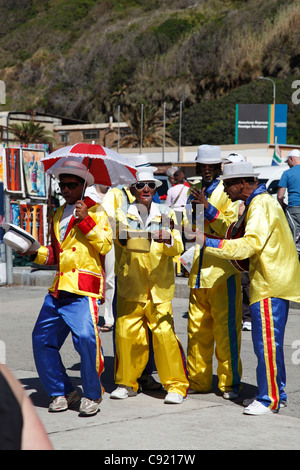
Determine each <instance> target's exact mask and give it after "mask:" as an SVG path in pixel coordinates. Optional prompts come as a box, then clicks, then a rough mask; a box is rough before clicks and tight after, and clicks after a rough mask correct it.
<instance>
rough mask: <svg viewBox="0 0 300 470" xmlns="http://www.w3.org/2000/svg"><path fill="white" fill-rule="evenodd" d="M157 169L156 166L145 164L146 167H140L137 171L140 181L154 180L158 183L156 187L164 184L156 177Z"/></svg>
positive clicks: (137, 177)
mask: <svg viewBox="0 0 300 470" xmlns="http://www.w3.org/2000/svg"><path fill="white" fill-rule="evenodd" d="M155 170H156V168H154V167H153V166H145V167H142V168H140V169H139V170H138V171H137V172H136V179H137V181H138V182H142V181H144V182H146V181H149V182H150V181H151V182H154V183H155V184H156V187H157V188H158V187H159V186H161V185H162V181H160V180H158V179H156V178H155V177H154V171H155Z"/></svg>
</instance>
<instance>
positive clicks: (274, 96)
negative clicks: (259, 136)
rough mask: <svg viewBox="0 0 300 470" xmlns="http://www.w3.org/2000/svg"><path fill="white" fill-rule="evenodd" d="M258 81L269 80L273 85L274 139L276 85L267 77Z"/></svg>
mask: <svg viewBox="0 0 300 470" xmlns="http://www.w3.org/2000/svg"><path fill="white" fill-rule="evenodd" d="M258 78H259V80H269V81H270V82H272V84H273V106H274V139H275V105H276V85H275V82H274V80H272V78H269V77H258Z"/></svg>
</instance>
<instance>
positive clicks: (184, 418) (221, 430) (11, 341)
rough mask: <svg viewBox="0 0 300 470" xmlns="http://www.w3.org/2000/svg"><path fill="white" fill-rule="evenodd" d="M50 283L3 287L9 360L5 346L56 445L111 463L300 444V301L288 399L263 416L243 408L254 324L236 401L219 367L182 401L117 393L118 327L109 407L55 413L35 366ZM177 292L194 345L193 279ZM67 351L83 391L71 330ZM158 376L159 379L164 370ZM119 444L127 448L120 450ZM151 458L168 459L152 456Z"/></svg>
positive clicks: (1, 335) (292, 334)
mask: <svg viewBox="0 0 300 470" xmlns="http://www.w3.org/2000/svg"><path fill="white" fill-rule="evenodd" d="M40 273H41V272H40ZM37 276H38V275H37ZM43 276H44V277H45V278H47V275H46V274H45V273H44V274H41V275H40V279H41V277H43ZM38 283H39V282H35V284H38ZM40 283H41V284H43V282H40ZM45 284H46V287H45V286H44V285H27V286H26V285H19V286H10V287H6V286H4V287H0V298H1V307H0V341H1V343H0V345H1V350H0V353H1V355H2V360H3V355H4V354H5V361H6V364H7V366H8V367H9V368H10V369H11V370H12V371H13V373H14V374H15V375H16V377H17V378H18V379H19V380H20V381H21V383H22V384H23V386H24V388H25V390H26V392H27V394H28V395H29V396H30V397H31V399H32V401H33V403H34V405H35V407H36V410H37V412H38V414H39V416H40V418H41V420H42V422H43V424H44V426H45V428H46V431H47V433H48V434H49V437H50V440H51V442H52V444H53V446H54V448H55V449H56V450H101V451H102V452H101V458H100V461H101V459H106V460H105V463H112V462H111V460H113V459H114V458H116V456H117V455H118V456H120V455H122V452H124V455H127V456H130V455H131V454H132V456H134V455H136V451H137V450H145V451H149V455H151V451H155V453H156V454H162V455H163V453H164V452H166V451H174V452H173V453H174V454H175V455H176V457H173V459H177V460H176V461H172V462H171V461H169V462H168V463H180V462H179V459H180V457H179V455H180V451H181V453H183V452H182V451H185V454H186V455H187V454H188V455H190V456H191V459H192V456H193V455H195V454H197V452H196V451H199V450H224V449H226V450H238V449H241V450H247V449H284V450H287V449H299V447H300V312H299V310H298V308H297V307H298V306H292V307H293V308H292V309H291V310H290V316H289V320H288V324H287V331H286V337H285V359H286V368H287V387H286V391H287V394H288V407H287V408H284V409H281V410H280V413H278V414H276V415H275V414H271V415H267V416H266V415H265V416H261V417H255V416H246V415H243V413H242V412H243V406H242V400H243V399H244V398H249V397H252V396H253V395H254V393H255V390H256V379H255V367H256V358H255V356H254V353H253V348H252V341H251V333H250V332H243V333H242V362H243V379H242V382H243V390H242V393H241V396H240V398H239V399H238V400H236V401H232V402H230V401H227V400H224V399H223V398H222V396H221V395H220V394H219V393H218V389H217V386H216V375H214V388H213V391H212V392H211V393H208V394H205V395H190V396H188V399H187V400H186V401H185V402H184V403H183V404H182V405H165V404H164V402H163V398H164V395H165V393H164V392H162V391H161V392H156V393H147V394H145V393H141V394H139V395H138V396H137V397H132V398H128V399H127V400H124V401H123V400H120V401H117V400H111V399H110V398H109V393H110V392H111V391H112V390H113V389H114V388H115V385H114V378H113V365H114V358H113V344H112V333H104V334H102V335H101V340H102V347H103V353H104V357H105V372H104V374H103V376H102V378H103V384H104V387H105V389H106V391H107V393H105V395H104V399H103V402H102V404H101V411H100V412H99V413H98V414H97V415H96V416H94V417H90V418H81V417H79V416H78V412H77V411H74V410H73V411H71V410H68V411H67V412H64V413H60V414H52V413H48V403H49V399H48V397H47V396H46V395H45V392H44V391H43V389H42V387H41V384H40V381H39V378H38V376H37V373H36V370H35V365H34V360H33V355H32V346H31V332H32V330H33V327H34V324H35V321H36V318H37V315H38V313H39V310H40V307H41V305H42V303H43V299H44V296H45V294H46V292H47V287H48V286H49V280H48V282H45ZM176 292H177V294H176V298H175V299H174V301H173V309H174V323H175V329H176V333H177V335H178V337H179V339H180V340H181V342H182V345H183V348H184V350H185V351H186V344H187V310H188V298H187V296H188V287H187V283H186V280H182V279H178V282H177V290H176ZM295 307H296V308H295ZM62 357H63V361H64V364H65V366H66V368H67V371H68V374H69V375H70V377H71V378H72V380H73V382H74V385H75V386H76V387H78V390H79V391H81V388H80V384H81V381H80V360H79V356H78V354H77V353H76V351H75V350H74V347H73V344H72V340H71V338H70V337H69V338H67V341H66V343H65V345H64V346H63V348H62ZM215 362H216V361H215ZM155 376H156V378H157V379H158V377H157V375H155ZM117 450H119V451H121V453H120V452H119V453H117ZM114 452H115V454H114ZM99 455H100V454H99ZM112 455H114V457H112ZM145 455H146V454H145ZM118 458H119V457H118ZM145 458H146V457H145ZM155 458H156V459H157V458H160V457H157V456H156V457H155ZM197 458H199V454H197ZM147 459H148V457H147ZM191 462H192V460H191ZM191 462H190V463H191ZM115 463H116V462H115ZM117 463H118V462H117ZM126 463H130V464H131V466H135V465H136V463H135V461H134V460H132V461H127V462H126ZM148 463H163V462H157V461H156V462H151V461H150V462H149V461H148ZM181 463H182V462H181Z"/></svg>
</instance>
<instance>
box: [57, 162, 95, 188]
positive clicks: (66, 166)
mask: <svg viewBox="0 0 300 470" xmlns="http://www.w3.org/2000/svg"><path fill="white" fill-rule="evenodd" d="M52 174H53V176H55V178H59V176H60V175H74V176H79V178H82V179H83V180H84V181H86V185H87V186H92V184H94V181H95V180H94V177H93V175H92V174H91V173H90V172H89V171H88V169H87V167H86V166H85V165H84V164H83V163H82V162H79V161H76V160H69V159H68V160H66V161H64V163H63V164H62V166H60V167H58V168H54V169H53V172H52Z"/></svg>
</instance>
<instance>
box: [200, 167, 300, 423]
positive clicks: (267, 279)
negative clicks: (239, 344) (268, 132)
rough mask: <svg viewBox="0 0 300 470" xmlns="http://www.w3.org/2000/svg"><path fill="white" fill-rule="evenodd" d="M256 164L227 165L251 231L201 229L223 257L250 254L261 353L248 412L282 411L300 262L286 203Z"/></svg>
mask: <svg viewBox="0 0 300 470" xmlns="http://www.w3.org/2000/svg"><path fill="white" fill-rule="evenodd" d="M257 176H258V173H255V172H254V170H253V167H252V164H251V163H247V162H241V163H232V164H229V165H225V166H224V170H223V175H222V176H220V180H222V181H223V184H224V187H225V192H226V193H227V195H228V196H229V197H230V199H231V200H232V201H238V200H240V199H241V200H243V201H244V202H245V206H246V214H245V233H244V235H243V236H242V237H241V238H237V239H231V240H226V239H219V240H218V239H214V240H213V239H209V238H207V237H205V235H201V234H198V238H197V240H198V242H200V243H203V242H204V244H205V248H204V253H205V254H206V253H207V254H209V255H213V256H215V257H216V258H217V259H227V260H243V259H249V275H250V309H251V318H252V339H253V345H254V351H255V354H256V356H257V360H258V365H257V374H256V375H257V384H258V391H257V394H256V398H255V399H252V400H246V401H245V402H246V403H245V405H246V408H245V409H244V413H245V414H250V415H262V414H266V413H271V412H278V410H279V407H280V405H281V406H285V405H286V399H287V397H286V393H285V391H284V388H285V384H286V375H285V366H284V355H283V342H284V330H285V325H286V321H287V316H288V308H289V300H291V301H295V302H300V265H299V262H298V257H297V251H296V248H295V244H294V242H293V238H292V235H291V232H290V230H289V227H288V224H287V221H286V218H285V217H284V213H283V211H282V208H281V207H280V205H279V204H278V203H277V201H275V199H274V198H273V197H272V196H271V195H270V194H269V193H268V192H267V191H266V186H265V185H264V184H262V185H259V184H258V181H257V178H256V177H257Z"/></svg>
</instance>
